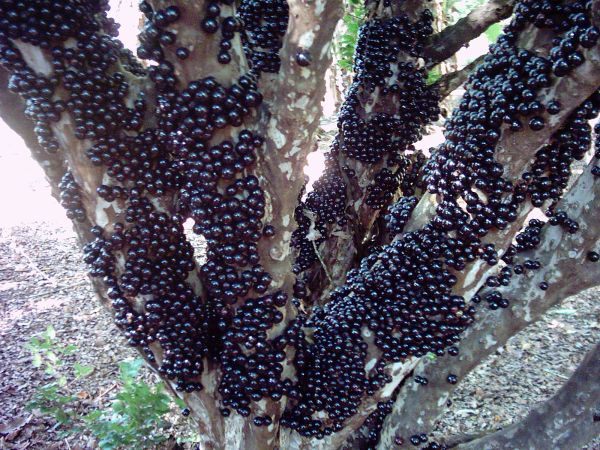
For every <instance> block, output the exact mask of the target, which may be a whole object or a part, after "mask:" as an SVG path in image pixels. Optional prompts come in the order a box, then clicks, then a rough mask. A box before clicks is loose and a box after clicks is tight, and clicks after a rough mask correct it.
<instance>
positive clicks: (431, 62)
mask: <svg viewBox="0 0 600 450" xmlns="http://www.w3.org/2000/svg"><path fill="white" fill-rule="evenodd" d="M515 3H516V0H490V1H488V2H487V3H484V4H483V5H481V6H479V7H477V8H475V9H474V10H473V11H471V12H470V13H469V14H467V16H465V17H463V18H462V19H460V20H459V21H458V22H456V23H455V24H454V25H451V26H449V27H446V28H444V29H443V30H442V31H440V32H439V33H438V34H435V35H433V36H431V38H430V39H429V44H428V45H427V48H426V50H425V57H426V58H427V60H428V62H427V66H428V67H433V66H435V65H437V64H439V63H440V62H442V61H445V60H446V59H448V58H450V57H451V56H452V55H454V54H455V53H456V52H457V51H458V50H460V48H461V47H463V46H464V45H466V44H468V43H469V42H470V41H472V40H473V39H475V38H476V37H477V36H479V35H480V34H481V33H483V32H484V31H485V30H487V29H488V28H489V27H490V25H493V24H495V23H497V22H500V21H501V20H504V19H506V18H507V17H509V16H510V15H511V14H512V10H513V7H514V5H515Z"/></svg>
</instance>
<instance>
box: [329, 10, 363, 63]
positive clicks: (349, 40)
mask: <svg viewBox="0 0 600 450" xmlns="http://www.w3.org/2000/svg"><path fill="white" fill-rule="evenodd" d="M344 3H345V8H346V13H345V14H344V17H343V18H342V21H343V23H344V27H345V30H344V32H343V33H341V34H339V36H338V38H337V39H336V41H335V42H334V49H335V52H336V56H337V59H338V65H339V66H340V67H341V68H342V69H343V70H346V71H351V70H352V64H353V63H354V50H355V49H356V41H357V39H358V29H359V28H360V26H361V24H362V23H363V22H364V17H365V12H366V11H365V8H364V6H363V3H362V2H361V1H360V0H347V1H346V2H344Z"/></svg>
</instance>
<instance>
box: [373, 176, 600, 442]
mask: <svg viewBox="0 0 600 450" xmlns="http://www.w3.org/2000/svg"><path fill="white" fill-rule="evenodd" d="M592 166H593V164H590V165H589V166H588V167H587V168H586V170H585V172H584V173H583V174H582V175H580V176H579V178H578V179H577V181H576V183H575V184H574V186H573V187H572V188H571V190H570V191H569V192H568V193H567V194H566V195H565V197H564V199H563V200H562V201H561V202H560V203H559V205H558V207H559V208H561V209H564V210H567V211H569V213H570V214H572V215H573V217H577V220H578V222H579V223H580V232H578V233H575V234H570V233H568V232H567V231H565V230H564V229H562V228H561V227H558V226H554V227H551V226H548V225H547V226H546V228H545V229H544V231H543V232H542V235H541V244H540V245H539V246H538V247H537V248H536V249H533V250H529V251H527V252H524V253H520V254H519V258H522V259H524V260H526V259H530V260H536V261H540V263H541V264H542V268H541V269H540V270H536V271H533V272H528V273H527V274H525V275H519V276H517V275H515V276H513V278H512V279H511V282H510V284H509V285H508V286H502V287H499V288H495V289H494V290H496V291H498V292H500V293H501V294H502V295H503V296H504V297H505V298H508V299H509V300H510V306H509V308H508V310H495V311H493V310H491V309H489V308H487V307H486V306H483V305H481V306H480V308H479V309H478V312H477V320H476V322H475V323H474V324H473V325H472V326H471V327H470V328H469V329H468V330H467V331H465V333H464V335H463V337H462V339H461V341H460V342H459V344H458V347H459V349H460V354H459V356H458V357H452V356H448V355H446V356H443V357H438V358H436V359H435V360H434V361H431V360H428V359H426V358H424V359H422V360H421V361H420V362H419V364H418V365H417V367H416V368H415V370H414V373H413V374H411V376H412V375H415V376H416V375H419V376H423V377H426V378H427V379H428V381H429V382H428V384H427V386H421V385H418V384H417V383H407V384H406V385H405V387H404V388H403V389H402V390H401V391H400V392H399V394H398V397H397V399H396V401H395V404H394V409H393V412H392V413H391V414H390V415H389V416H388V417H387V418H386V421H385V423H384V429H383V431H382V434H381V440H380V448H389V447H386V446H390V445H392V443H393V441H394V438H395V436H403V437H405V438H407V437H409V436H412V435H413V434H418V433H426V432H428V431H430V430H431V429H432V428H433V425H434V422H435V420H436V419H437V418H438V417H439V415H440V414H441V413H442V412H443V411H444V410H445V408H446V406H445V405H446V401H447V400H448V398H449V397H450V395H451V394H452V392H453V391H454V390H455V389H456V387H458V384H456V385H452V384H449V383H448V382H447V381H446V376H447V375H448V373H453V374H455V375H457V376H458V377H459V380H462V379H463V378H464V377H465V376H466V375H467V374H468V373H469V372H471V371H472V370H473V369H475V368H476V367H477V366H478V365H479V364H480V363H481V361H483V360H484V359H485V358H487V357H488V356H490V355H492V354H493V353H494V352H495V351H496V350H497V349H498V348H500V347H502V346H503V345H505V344H506V342H507V341H508V339H510V338H511V337H512V336H514V335H515V334H517V333H519V332H520V331H522V330H523V329H525V328H526V327H527V326H529V325H531V324H533V323H535V322H536V321H538V320H539V319H540V318H542V316H543V315H544V313H545V312H546V311H548V310H549V309H550V308H552V307H554V306H556V305H558V304H560V303H561V302H562V301H563V300H564V299H566V298H567V297H570V296H572V295H575V294H577V293H579V292H581V291H583V290H585V289H588V288H590V287H593V286H595V285H597V283H598V278H599V277H600V265H599V264H597V263H593V262H590V261H589V260H587V257H586V255H587V252H588V251H589V250H592V249H594V248H597V247H598V244H599V241H600V230H598V229H597V227H596V225H595V224H597V223H598V222H599V221H600V208H599V207H600V199H599V195H600V183H598V182H597V181H596V180H595V177H594V176H593V175H592V174H591V169H592ZM542 281H546V282H548V283H549V284H550V287H549V289H548V290H547V291H543V290H541V289H539V288H538V286H539V284H540V282H542ZM487 290H489V289H487ZM485 293H486V289H484V290H483V292H482V293H481V295H482V296H485ZM414 405H420V407H419V408H417V409H415V407H414ZM485 448H487V447H485ZM513 448H517V447H513ZM518 448H520V447H518ZM562 448H568V446H567V447H562ZM571 448H575V447H571Z"/></svg>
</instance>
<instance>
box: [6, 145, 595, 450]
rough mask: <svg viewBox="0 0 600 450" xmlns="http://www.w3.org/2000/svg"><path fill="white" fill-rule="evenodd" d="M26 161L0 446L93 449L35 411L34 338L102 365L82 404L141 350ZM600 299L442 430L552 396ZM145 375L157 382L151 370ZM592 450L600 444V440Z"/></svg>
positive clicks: (510, 348)
mask: <svg viewBox="0 0 600 450" xmlns="http://www.w3.org/2000/svg"><path fill="white" fill-rule="evenodd" d="M24 158H27V156H26V155H22V154H16V153H15V152H9V153H6V154H2V155H0V193H2V197H1V198H0V207H1V208H2V211H8V213H7V214H6V215H4V216H2V217H0V449H77V448H79V449H87V448H94V440H93V439H92V438H91V437H90V436H89V435H88V434H86V433H79V434H76V435H72V436H69V437H67V438H65V437H64V436H62V434H61V431H62V430H61V427H57V426H56V423H55V422H53V421H52V420H49V419H48V418H47V417H44V416H43V415H40V414H38V413H36V412H35V411H34V412H30V411H28V410H27V409H26V404H27V403H28V402H29V401H30V399H31V396H32V395H33V394H34V393H35V391H36V389H37V388H38V387H39V386H40V385H42V384H44V383H47V382H48V381H49V379H48V376H47V375H45V374H44V373H43V371H41V370H40V369H36V368H34V367H33V359H32V355H31V353H30V351H29V350H28V348H27V344H28V342H29V341H30V339H31V337H32V336H35V335H37V334H40V333H42V332H44V330H45V329H46V328H47V326H48V325H52V326H53V327H54V328H55V330H56V336H57V339H58V340H59V341H60V342H61V343H64V344H74V345H75V346H76V347H77V349H78V350H77V351H76V352H75V353H74V354H73V355H71V356H69V357H67V358H65V360H66V361H67V362H68V363H74V362H75V361H76V362H79V363H80V364H84V365H90V366H92V367H93V368H94V370H93V372H92V373H91V375H89V376H88V377H85V378H83V379H81V380H79V381H77V382H75V383H73V384H70V385H69V391H70V393H71V394H74V395H76V396H77V398H78V400H77V405H76V407H77V409H78V410H80V411H87V410H89V409H90V408H92V407H94V406H95V407H100V408H102V407H106V406H107V405H108V404H109V403H110V400H111V398H112V397H111V396H113V395H114V393H115V392H117V391H118V389H119V382H118V378H117V373H118V363H119V362H120V361H122V360H123V359H125V358H130V357H135V356H136V352H135V351H134V350H133V349H131V348H130V347H128V346H127V345H126V343H125V340H124V339H123V337H122V336H121V335H120V333H119V332H118V331H117V329H116V328H115V326H114V325H113V323H112V319H111V317H110V314H109V313H108V312H107V311H105V310H104V309H102V308H101V307H100V305H99V304H98V303H97V302H96V300H95V299H94V294H93V292H92V289H91V287H90V284H89V282H88V279H87V276H86V268H85V266H84V264H83V262H82V258H81V252H80V250H78V248H77V245H76V240H75V238H74V236H73V233H72V232H71V228H70V225H69V223H68V221H67V220H66V218H64V213H63V211H62V210H61V209H60V207H59V206H58V205H56V204H54V203H52V202H53V200H51V199H50V196H49V193H48V189H47V186H44V182H43V180H42V179H41V177H40V176H39V173H38V172H35V170H36V169H35V168H31V167H30V166H29V165H28V164H29V163H28V162H27V160H26V159H24ZM30 173H31V174H32V175H31V178H28V177H29V176H30V175H29V174H30ZM15 193H19V195H15ZM21 193H23V195H21ZM24 196H25V197H24ZM23 205H26V207H23ZM599 298H600V289H592V290H588V291H586V292H584V293H582V294H580V295H577V296H575V297H572V298H570V299H568V300H566V301H565V302H563V304H562V305H561V306H560V307H558V308H555V309H554V310H552V311H551V312H550V313H549V314H548V315H547V316H546V318H545V319H544V320H543V321H540V322H538V323H537V324H535V325H533V326H531V327H529V328H528V329H526V330H525V331H524V332H522V333H520V334H519V335H517V336H515V337H514V338H512V339H511V340H510V341H509V343H508V344H507V345H506V346H504V347H503V348H501V349H500V350H499V351H498V352H497V353H496V354H494V355H493V356H492V357H490V358H489V359H488V360H487V361H485V363H484V364H482V365H481V366H480V367H479V368H478V369H477V370H475V371H474V372H472V373H471V374H469V375H468V376H467V377H466V379H465V380H464V381H463V382H462V383H461V384H460V387H459V388H458V389H457V391H456V392H455V393H454V395H453V396H452V405H451V406H450V407H449V408H448V411H447V413H446V414H445V415H444V416H443V417H442V419H441V420H440V421H439V424H438V427H437V432H439V433H441V434H447V435H448V434H460V433H469V432H475V431H478V430H482V429H497V428H499V427H501V426H503V425H506V424H508V423H510V422H513V421H515V420H518V419H519V418H521V417H523V416H524V415H525V414H526V412H527V411H528V409H529V408H531V407H532V406H533V405H535V404H536V403H538V402H541V401H544V400H545V399H547V398H549V397H550V396H552V395H553V394H554V393H555V392H556V391H557V390H558V389H559V387H560V386H561V385H562V383H564V381H565V380H566V379H568V377H569V376H570V374H571V373H572V372H573V371H574V370H575V368H576V367H577V365H578V363H579V362H580V361H581V359H582V358H583V356H584V354H585V352H586V351H587V350H588V349H590V348H591V346H592V345H593V344H594V343H595V342H596V341H597V339H598V337H599V336H600V301H599ZM142 378H143V379H144V380H146V381H148V382H150V383H153V382H155V380H154V375H153V374H152V373H150V371H149V370H143V372H142ZM169 420H170V422H172V424H173V425H172V427H171V429H168V430H167V431H166V433H172V434H173V435H175V434H177V435H180V436H181V435H182V434H186V433H188V434H189V433H190V431H189V430H190V427H189V426H188V425H189V423H188V419H186V418H185V417H183V416H182V415H181V414H180V410H179V408H178V407H176V406H175V405H173V411H172V414H171V415H170V416H169ZM436 434H437V433H436ZM170 444H171V447H172V444H173V440H171V441H170ZM187 447H188V448H189V445H187ZM587 448H588V450H600V440H596V441H594V442H593V443H591V444H590V445H589V446H588V447H587ZM540 450H542V449H540ZM564 450H576V449H564Z"/></svg>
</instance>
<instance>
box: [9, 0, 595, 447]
mask: <svg viewBox="0 0 600 450" xmlns="http://www.w3.org/2000/svg"><path fill="white" fill-rule="evenodd" d="M498 3H506V4H510V5H509V10H510V6H512V2H499V1H498V0H494V1H492V2H491V3H490V7H489V8H488V9H487V10H486V9H485V8H483V9H482V10H481V11H480V12H478V13H477V14H474V15H473V17H474V19H473V20H475V19H476V20H478V21H480V22H481V21H483V22H481V23H494V22H495V21H498V20H500V19H502V18H503V17H505V16H506V14H507V10H506V8H504V9H502V8H497V4H498ZM365 6H366V10H367V17H365V22H364V25H363V26H362V27H361V30H360V36H359V40H358V45H357V49H356V56H355V64H354V80H353V83H352V86H351V87H350V89H349V91H348V93H347V97H346V100H345V102H344V104H343V106H342V108H341V111H340V114H339V121H338V135H337V137H336V139H335V141H334V143H333V145H332V148H331V149H330V151H329V152H328V154H327V158H326V170H325V173H324V175H323V177H322V178H321V179H320V180H319V181H318V182H317V183H316V184H315V189H314V190H313V191H312V192H310V193H308V194H307V195H306V196H305V197H304V196H303V185H304V175H303V172H302V169H303V167H304V166H305V165H306V157H307V155H308V153H309V152H310V151H311V149H312V148H313V147H314V146H313V142H312V140H313V135H314V132H315V130H316V128H317V125H318V121H319V118H320V115H321V108H320V102H321V99H322V97H323V95H324V90H325V87H324V86H325V83H324V74H325V70H326V69H327V67H328V66H329V65H330V64H331V57H330V56H329V48H330V45H331V38H332V35H333V29H334V27H335V24H336V23H337V21H338V20H339V18H340V16H341V13H342V11H341V4H340V2H337V1H334V0H313V1H310V2H309V1H307V2H302V1H293V2H286V1H285V0H268V1H267V0H242V1H241V2H236V1H234V0H224V1H223V0H221V1H218V2H217V1H208V2H206V1H201V2H192V1H184V0H179V1H175V0H172V1H163V0H152V1H151V0H148V1H142V2H141V3H140V10H141V12H142V13H143V15H144V20H145V23H144V25H143V28H142V30H141V32H140V36H139V42H140V45H139V48H138V50H137V56H135V55H133V54H131V53H130V52H129V51H128V50H126V49H124V48H123V46H122V44H121V43H120V42H119V41H118V40H117V39H116V36H117V30H118V26H117V25H116V24H115V23H114V22H113V21H112V20H111V19H109V18H108V17H107V15H106V11H107V8H108V4H107V2H106V1H102V2H98V1H89V0H70V1H62V2H57V1H44V0H29V1H25V0H20V1H19V0H0V58H1V60H0V62H1V63H2V66H3V68H4V69H3V72H2V75H3V78H2V80H0V81H3V86H2V88H3V90H2V92H1V96H0V99H1V100H2V103H1V107H0V113H1V115H2V117H3V118H4V119H5V120H6V121H7V123H9V125H11V126H12V127H13V128H14V129H16V130H17V131H18V132H19V133H20V134H22V135H23V136H24V137H25V138H26V142H27V143H28V145H29V146H30V147H32V155H33V156H34V158H36V159H37V160H38V161H39V162H40V164H41V166H42V168H43V169H44V170H45V173H46V176H47V178H48V179H49V180H50V182H51V185H52V187H53V193H54V194H55V196H56V197H57V198H59V199H60V201H61V203H62V205H63V206H64V207H65V208H66V209H67V215H68V216H69V217H70V218H71V219H72V220H73V223H74V227H75V230H76V232H77V234H78V236H79V238H80V240H81V242H82V246H83V252H84V260H85V262H86V263H87V264H88V265H89V267H90V275H91V277H92V281H93V283H94V287H95V289H96V291H97V292H98V295H99V297H100V299H101V300H102V302H103V303H104V304H105V305H107V306H108V307H109V308H110V309H111V311H112V312H113V314H114V318H115V322H116V324H117V326H118V327H119V328H120V329H121V330H122V332H123V333H124V334H125V336H126V337H127V339H128V341H129V344H130V345H132V346H134V347H135V348H137V349H138V350H139V351H140V353H141V354H142V355H144V357H145V359H146V361H147V363H148V365H149V366H150V367H152V368H153V369H154V370H155V371H156V373H157V374H159V375H160V376H161V377H162V378H163V379H164V380H165V381H166V382H167V385H168V387H169V389H170V390H171V392H172V394H173V395H176V396H178V397H180V398H182V399H183V400H184V402H185V403H186V404H187V406H188V409H189V412H190V413H191V415H192V417H193V418H194V419H195V420H196V423H197V426H198V429H199V432H200V436H201V438H202V442H201V445H202V446H203V447H205V448H227V449H234V448H235V449H238V448H245V449H263V448H264V449H267V448H282V449H301V448H302V449H304V448H323V449H337V448H342V447H356V448H359V447H360V448H376V447H378V448H382V449H384V448H386V449H387V448H393V447H394V446H396V447H399V448H428V449H436V448H447V447H446V443H444V442H440V443H437V442H433V441H430V439H429V436H428V433H429V432H430V431H431V430H432V426H433V422H434V421H435V418H436V417H437V416H438V415H439V414H440V413H441V406H440V405H443V404H445V403H446V399H447V397H448V395H449V394H450V392H451V391H452V389H454V388H455V386H456V385H457V384H458V383H460V381H461V379H462V377H463V376H464V375H465V374H466V373H468V372H469V371H470V370H472V368H473V367H475V366H476V364H477V363H478V362H480V361H481V360H482V359H483V358H484V357H485V356H487V355H488V354H490V353H491V352H492V351H493V349H495V348H497V347H498V346H500V345H502V344H503V343H504V342H506V340H507V339H508V338H509V337H510V336H512V335H513V334H515V333H516V332H518V331H519V330H521V329H523V328H524V327H525V326H527V325H528V324H529V323H531V322H533V321H535V320H537V319H538V318H539V317H540V316H541V315H542V314H543V313H544V312H545V311H546V310H547V309H548V308H550V307H551V306H553V305H555V304H557V303H558V302H559V301H560V300H562V299H563V298H564V297H566V296H568V295H572V294H574V293H576V292H578V291H579V290H581V289H584V288H585V287H589V286H593V285H594V284H596V282H595V280H597V279H598V276H597V275H600V268H599V266H598V264H596V262H597V261H598V260H599V259H600V257H599V256H598V251H599V249H598V242H597V241H598V237H599V236H600V230H599V229H598V227H597V222H598V221H597V217H596V215H597V214H595V212H596V211H597V210H598V208H597V206H598V205H597V204H596V201H597V200H596V199H597V197H596V196H595V191H596V190H597V189H598V187H597V182H595V180H596V179H597V177H598V175H599V174H600V168H599V167H600V166H599V165H598V162H597V158H598V156H599V155H598V154H596V155H595V157H594V158H593V159H591V161H590V162H588V160H589V159H590V156H592V154H593V153H594V151H596V152H598V151H600V150H599V148H598V143H597V142H596V144H595V145H594V140H596V141H597V140H598V138H597V136H598V131H600V130H598V129H596V130H595V131H594V132H593V131H592V128H591V126H590V125H589V121H590V120H592V119H595V118H596V117H597V115H598V112H599V111H600V92H599V91H598V89H599V88H600V48H599V46H598V38H599V37H600V31H599V29H598V28H597V25H598V22H599V20H598V19H599V18H598V14H599V6H600V5H599V2H598V0H595V1H581V0H574V1H558V0H557V1H550V0H545V1H539V0H536V1H533V0H522V1H519V2H517V3H516V5H515V6H514V12H513V16H512V19H511V21H510V24H508V25H507V26H506V27H505V30H504V34H503V36H501V37H500V39H499V40H498V42H497V43H496V44H495V45H493V46H492V47H491V48H490V52H489V54H488V55H487V56H486V57H485V59H484V60H483V62H482V64H481V65H480V66H479V67H478V68H477V69H476V70H475V71H474V72H473V73H472V74H471V75H470V76H469V79H468V81H467V83H466V91H465V94H464V95H463V98H462V100H461V102H460V104H459V106H458V107H457V108H456V110H455V111H454V112H453V113H452V115H451V117H450V119H449V120H448V121H447V123H446V126H445V137H446V140H445V142H444V143H443V144H442V145H440V146H439V147H438V148H437V149H433V151H432V152H431V157H430V158H429V159H427V158H426V156H425V155H424V154H421V153H419V152H416V151H415V150H414V147H413V144H414V143H415V142H416V141H418V140H419V139H420V137H421V134H422V132H423V127H424V126H425V125H427V124H429V123H431V122H432V121H435V120H436V119H437V118H438V115H439V107H438V102H439V100H440V95H439V93H438V92H437V90H436V87H435V86H429V85H428V84H427V82H426V79H427V73H426V71H425V69H424V68H425V67H429V66H430V65H431V64H433V63H434V62H435V61H432V60H431V58H429V59H428V57H427V55H431V54H444V52H447V51H448V49H444V48H443V46H444V45H448V46H456V39H453V40H447V41H445V40H443V39H436V36H432V31H433V30H432V27H431V21H432V14H431V13H430V12H429V10H428V8H427V6H428V5H427V2H426V1H417V0H410V1H409V0H407V1H399V0H395V1H394V0H381V1H367V2H366V5H365ZM505 6H506V5H505ZM469 20H471V19H469ZM469 20H466V21H461V22H459V23H458V24H457V25H455V27H457V28H454V29H453V30H452V32H453V33H454V34H453V36H456V33H459V34H460V32H461V29H462V28H464V36H465V41H464V42H465V43H466V42H467V41H468V40H470V39H471V38H472V37H473V35H474V32H473V30H475V29H478V30H479V31H478V32H481V31H482V30H483V29H485V28H486V27H483V26H480V25H481V23H479V26H478V27H476V26H472V25H473V24H472V23H471V22H470V21H469ZM446 32H447V30H446ZM475 34H476V33H475ZM428 46H429V47H428ZM431 46H435V47H436V48H435V49H432V48H431ZM434 50H435V51H434ZM438 62H439V61H438ZM26 120H28V121H27V122H25V121H26ZM32 137H35V140H37V142H34V139H32ZM578 160H584V161H585V162H586V163H587V164H588V167H587V169H586V170H585V171H584V172H583V174H581V175H577V174H575V173H574V172H572V170H571V169H572V166H573V163H574V161H578ZM571 181H572V182H573V183H571V184H570V182H571ZM536 210H541V212H543V213H544V217H546V219H545V220H543V221H542V220H539V219H532V220H529V217H530V213H531V212H533V211H536ZM188 220H191V221H192V222H193V227H192V231H193V233H195V234H198V235H200V236H202V237H204V239H206V244H207V248H206V254H205V255H203V256H204V258H203V262H202V263H201V264H200V263H199V262H198V261H199V260H198V259H197V258H198V256H199V255H195V254H194V248H193V246H192V244H191V243H190V241H189V238H188V236H187V235H186V233H185V232H184V227H183V224H184V222H186V221H188ZM573 255H575V256H573ZM581 266H583V267H584V269H585V270H578V269H579V268H580V267H581ZM461 337H462V338H463V340H461ZM482 342H483V343H486V344H485V345H483V346H482ZM487 343H489V344H487ZM594 352H596V353H590V356H588V357H587V358H586V359H585V360H584V363H583V366H582V369H581V370H578V371H576V373H575V374H574V375H573V378H572V380H570V381H569V382H568V383H567V384H566V385H565V387H564V388H563V390H561V392H559V394H557V395H556V396H555V397H553V398H551V399H550V400H549V401H548V403H547V405H546V406H545V409H544V411H545V412H546V413H545V415H543V416H540V413H539V411H537V410H536V411H532V415H530V416H529V417H528V418H526V420H527V421H528V422H526V423H527V424H530V423H532V422H535V424H536V426H535V427H533V426H518V425H516V426H513V427H512V428H511V429H510V435H509V434H506V433H504V434H503V432H502V431H499V432H497V433H494V434H492V435H490V436H486V437H484V438H481V439H485V440H484V441H480V442H483V443H484V446H486V448H502V447H498V445H500V444H498V443H503V442H504V443H505V442H508V445H509V446H510V445H511V444H510V442H515V443H517V444H515V446H513V447H515V448H519V446H520V445H524V444H523V443H530V442H532V439H533V442H536V441H535V439H537V440H538V442H541V443H542V444H540V445H542V447H544V448H546V447H545V445H546V443H549V442H550V443H552V442H557V441H558V440H559V438H560V440H561V441H560V442H561V446H562V448H575V447H576V446H578V445H581V444H585V443H586V442H587V441H589V440H591V438H592V437H593V436H594V435H595V433H597V422H593V411H592V410H593V407H594V400H593V399H594V398H597V397H596V395H597V389H598V383H597V381H595V382H583V381H582V378H581V377H582V376H588V375H585V374H586V373H587V371H589V370H597V364H596V363H595V361H596V360H597V358H598V354H597V350H594ZM430 353H433V354H436V355H438V358H437V359H436V360H435V362H431V360H430V359H429V358H427V357H426V355H427V354H430ZM462 355H471V358H469V357H466V358H465V357H463V356H462ZM584 369H585V370H584ZM582 374H583V375H582ZM572 389H576V390H577V395H578V396H577V399H578V400H577V404H576V405H575V404H574V402H575V400H574V396H573V395H570V392H571V390H572ZM569 401H570V402H571V403H569ZM554 405H557V406H558V405H560V406H561V408H563V407H564V408H567V409H568V410H569V411H571V410H573V411H575V412H574V414H575V415H576V417H577V421H576V424H577V425H573V426H576V427H578V428H577V430H576V432H571V433H565V432H564V430H563V429H562V428H561V427H558V428H557V427H556V426H555V424H556V423H561V424H564V425H563V427H568V426H569V425H567V423H566V418H565V417H564V414H563V415H561V414H560V412H558V411H556V410H555V409H556V408H554ZM540 417H542V418H541V419H540ZM571 423H573V422H571ZM559 428H560V429H559ZM534 430H535V434H534ZM511 440H512V441H511ZM452 442H453V441H452V439H451V438H449V440H448V443H449V445H450V443H452ZM453 445H454V444H453ZM459 445H464V446H466V447H465V448H467V447H468V448H473V446H476V445H478V444H477V440H474V441H472V442H461V443H459ZM488 446H490V447H488Z"/></svg>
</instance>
